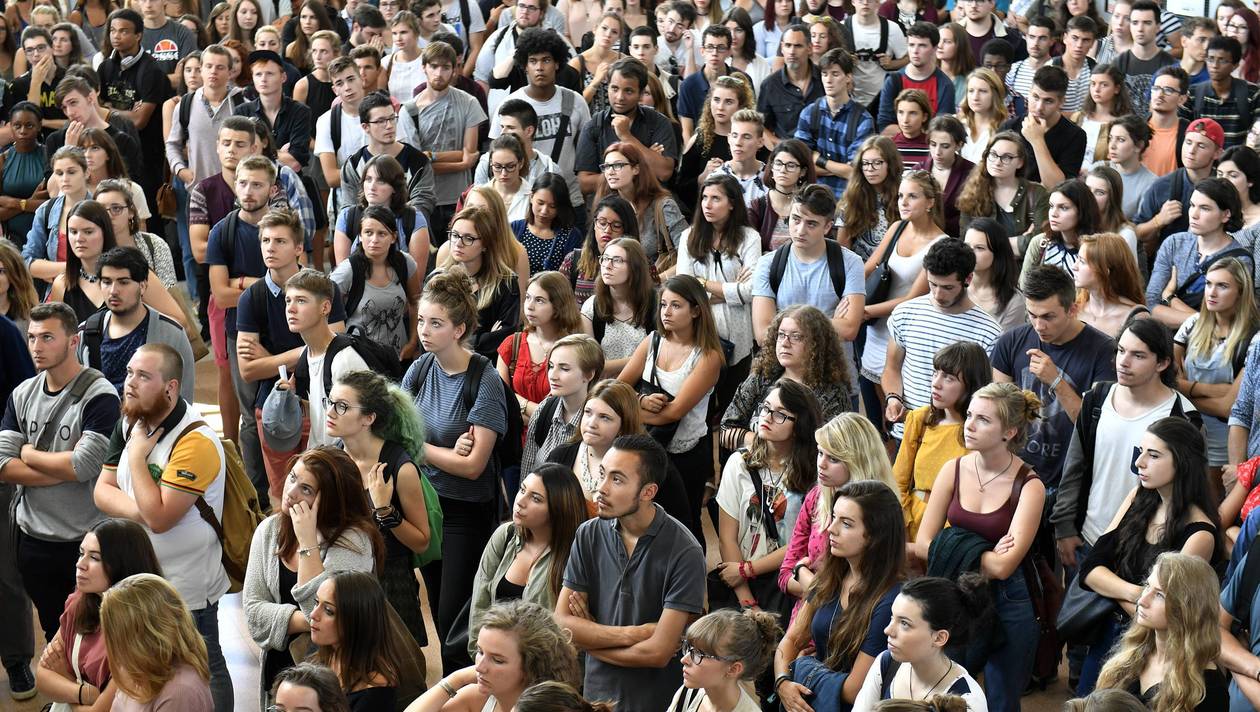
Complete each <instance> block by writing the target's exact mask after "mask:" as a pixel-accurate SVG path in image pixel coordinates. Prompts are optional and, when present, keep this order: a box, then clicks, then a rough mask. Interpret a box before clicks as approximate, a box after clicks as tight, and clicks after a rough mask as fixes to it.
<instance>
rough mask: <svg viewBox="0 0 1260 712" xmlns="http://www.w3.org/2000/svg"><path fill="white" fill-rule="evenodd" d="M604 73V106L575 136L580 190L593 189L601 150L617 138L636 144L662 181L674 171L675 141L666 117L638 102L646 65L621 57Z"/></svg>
mask: <svg viewBox="0 0 1260 712" xmlns="http://www.w3.org/2000/svg"><path fill="white" fill-rule="evenodd" d="M608 76H609V79H608V108H607V109H606V110H604V111H601V112H599V113H598V114H595V115H594V116H592V117H591V122H590V123H589V124H587V125H586V129H585V130H584V131H582V136H581V138H579V139H578V149H577V160H576V162H575V163H574V166H573V167H574V168H575V169H576V170H577V174H578V182H579V183H580V184H581V185H582V192H583V193H588V194H589V193H594V192H595V190H596V189H597V188H598V187H599V184H600V173H599V170H600V168H599V163H600V161H601V160H602V159H603V156H604V151H605V150H606V149H607V148H608V147H609V146H611V145H612V144H614V143H618V142H620V143H629V144H633V145H634V146H636V147H638V149H639V152H640V153H642V154H643V162H644V164H645V165H646V167H647V168H649V169H651V171H652V172H653V173H654V174H656V179H657V180H659V181H661V182H662V183H664V182H665V181H667V180H669V179H670V177H671V176H673V175H674V165H675V163H676V162H677V160H678V142H677V140H676V138H675V137H674V128H673V125H672V124H670V122H669V119H667V118H665V117H664V116H662V115H661V114H660V112H658V111H657V110H656V109H649V108H648V107H646V106H641V105H640V104H639V98H640V97H641V96H642V95H643V92H645V91H647V67H645V66H643V63H642V62H640V61H639V60H637V59H633V58H631V57H622V58H621V59H619V60H617V61H616V63H614V64H613V66H612V69H610V70H609V72H608ZM656 146H659V147H660V148H659V149H656V148H654V147H656Z"/></svg>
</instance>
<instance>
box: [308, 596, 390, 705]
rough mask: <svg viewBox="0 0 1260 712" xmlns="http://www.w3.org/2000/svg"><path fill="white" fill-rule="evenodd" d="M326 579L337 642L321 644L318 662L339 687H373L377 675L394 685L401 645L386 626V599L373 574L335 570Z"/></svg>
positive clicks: (387, 619) (387, 605) (388, 618)
mask: <svg viewBox="0 0 1260 712" xmlns="http://www.w3.org/2000/svg"><path fill="white" fill-rule="evenodd" d="M327 580H329V581H331V582H332V584H333V592H334V593H333V595H334V596H336V602H335V603H334V604H333V605H334V606H335V607H336V610H337V614H336V615H335V616H334V617H333V625H335V626H336V627H337V645H336V646H335V647H334V646H331V645H322V646H320V648H319V652H318V653H317V654H316V656H317V658H318V660H319V662H320V663H321V664H324V665H327V666H328V667H330V668H332V669H333V671H334V672H336V673H337V677H338V678H339V679H340V680H341V687H342V689H345V690H353V689H355V688H356V687H365V686H372V684H371V683H372V678H374V677H375V676H376V675H380V676H381V677H383V678H385V683H386V685H388V686H390V687H397V686H398V682H399V678H400V677H401V673H402V669H403V658H404V654H403V646H402V644H401V641H399V639H398V634H396V633H394V631H393V629H391V627H390V625H389V621H390V611H389V605H390V604H389V602H388V601H386V600H385V592H384V591H383V590H381V584H380V582H378V581H377V579H376V576H375V575H374V574H370V573H367V572H364V571H338V572H337V573H335V574H333V575H332V576H330V577H329V578H328V579H327Z"/></svg>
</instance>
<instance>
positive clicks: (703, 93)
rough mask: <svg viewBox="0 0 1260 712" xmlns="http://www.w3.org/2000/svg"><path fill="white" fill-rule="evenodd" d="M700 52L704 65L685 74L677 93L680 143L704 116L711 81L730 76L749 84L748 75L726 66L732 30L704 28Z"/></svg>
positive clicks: (689, 136)
mask: <svg viewBox="0 0 1260 712" xmlns="http://www.w3.org/2000/svg"><path fill="white" fill-rule="evenodd" d="M700 51H701V53H702V56H703V57H704V64H703V65H702V66H701V67H700V71H697V72H692V73H691V74H689V75H687V78H686V79H684V80H683V82H682V86H681V87H680V88H679V90H678V120H679V121H681V122H682V133H683V143H686V142H687V140H688V139H690V138H691V135H692V134H693V133H695V130H696V124H697V123H698V122H699V121H700V116H701V115H702V114H703V113H704V102H705V101H706V100H708V98H709V84H710V83H712V82H713V80H715V79H717V78H718V77H724V76H727V75H729V74H733V75H735V76H736V77H739V78H740V79H742V80H743V81H746V82H749V83H750V85H751V82H752V80H751V79H749V78H748V75H747V74H744V73H743V72H741V71H739V70H738V69H735V68H734V67H732V66H730V65H728V64H727V63H726V60H727V59H729V58H730V56H731V31H730V30H729V29H727V28H726V26H725V25H709V26H708V27H706V28H704V32H703V33H702V34H701V35H700ZM754 90H755V87H754Z"/></svg>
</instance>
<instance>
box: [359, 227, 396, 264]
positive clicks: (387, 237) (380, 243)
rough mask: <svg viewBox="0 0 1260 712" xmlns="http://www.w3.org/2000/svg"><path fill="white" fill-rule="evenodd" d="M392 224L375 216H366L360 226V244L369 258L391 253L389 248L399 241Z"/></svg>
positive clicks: (381, 257)
mask: <svg viewBox="0 0 1260 712" xmlns="http://www.w3.org/2000/svg"><path fill="white" fill-rule="evenodd" d="M392 228H393V226H392V225H385V224H383V223H381V222H380V221H378V220H376V219H375V218H364V219H363V223H362V225H361V226H360V227H359V244H360V245H362V246H363V253H364V254H366V255H367V256H368V259H371V260H377V259H383V258H384V257H385V256H386V255H388V254H389V248H390V247H391V246H393V244H394V243H395V242H397V237H396V236H395V235H394V231H393V229H392Z"/></svg>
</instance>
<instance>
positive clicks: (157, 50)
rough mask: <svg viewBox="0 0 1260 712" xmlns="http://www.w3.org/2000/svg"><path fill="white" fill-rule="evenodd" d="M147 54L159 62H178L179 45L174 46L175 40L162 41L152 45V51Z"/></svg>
mask: <svg viewBox="0 0 1260 712" xmlns="http://www.w3.org/2000/svg"><path fill="white" fill-rule="evenodd" d="M149 54H151V55H153V58H154V59H156V60H157V61H159V62H178V61H179V45H177V44H175V40H172V39H162V40H158V42H157V44H155V45H153V49H152V50H150V52H149Z"/></svg>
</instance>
